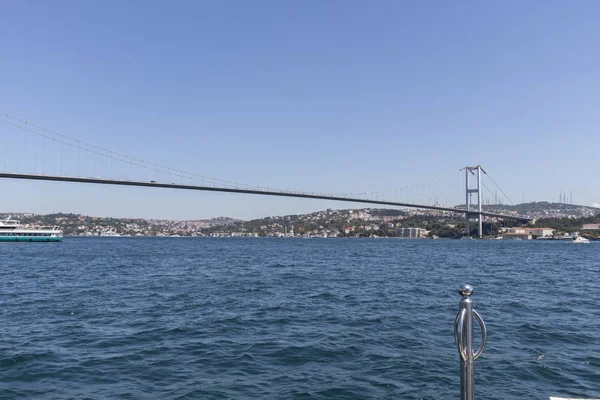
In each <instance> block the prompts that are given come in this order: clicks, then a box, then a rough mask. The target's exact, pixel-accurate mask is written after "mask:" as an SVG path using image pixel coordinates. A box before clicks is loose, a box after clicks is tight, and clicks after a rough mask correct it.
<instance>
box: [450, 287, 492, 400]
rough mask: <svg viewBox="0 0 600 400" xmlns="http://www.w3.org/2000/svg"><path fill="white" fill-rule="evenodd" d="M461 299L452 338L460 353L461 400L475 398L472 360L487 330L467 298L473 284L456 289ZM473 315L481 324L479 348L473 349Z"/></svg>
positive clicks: (484, 338)
mask: <svg viewBox="0 0 600 400" xmlns="http://www.w3.org/2000/svg"><path fill="white" fill-rule="evenodd" d="M458 293H459V294H460V295H461V296H462V299H460V301H459V302H458V314H456V319H455V320H454V339H455V341H456V347H457V348H458V353H459V355H460V398H461V400H474V399H475V377H474V369H473V362H474V361H475V360H476V359H477V358H479V356H480V355H481V353H483V349H484V348H485V343H486V341H487V330H486V328H485V324H484V323H483V320H482V319H481V317H480V316H479V314H477V311H475V310H473V302H472V301H471V299H470V298H469V296H471V294H472V293H473V286H471V285H462V286H461V287H460V288H459V289H458ZM473 317H475V318H476V319H477V322H479V325H480V326H481V348H480V349H479V350H478V351H477V352H475V351H474V350H473Z"/></svg>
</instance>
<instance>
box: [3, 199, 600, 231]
mask: <svg viewBox="0 0 600 400" xmlns="http://www.w3.org/2000/svg"><path fill="white" fill-rule="evenodd" d="M486 211H492V212H503V213H517V212H518V213H519V214H520V215H526V216H528V217H529V218H531V220H532V221H531V223H530V224H527V225H526V226H524V225H517V224H516V223H515V222H511V221H502V220H498V219H496V218H488V219H486V220H485V221H484V223H483V225H484V232H485V235H486V236H487V237H493V238H502V239H506V240H508V239H518V240H532V239H570V238H572V237H573V236H574V235H578V234H579V233H580V232H581V233H582V234H584V235H586V236H587V237H589V239H592V240H595V239H597V238H598V237H599V236H600V210H598V209H595V208H591V207H585V206H573V205H566V204H553V203H546V202H538V203H525V204H520V205H517V206H513V207H511V208H507V207H505V206H495V207H494V206H486ZM0 217H1V218H3V219H6V218H12V219H18V220H20V222H21V224H22V225H23V226H25V227H36V226H37V227H39V226H54V227H58V228H60V229H61V230H62V231H63V232H64V235H65V236H96V237H98V236H101V237H135V236H141V237H146V236H155V237H301V238H336V237H372V238H378V237H399V238H455V239H458V238H461V237H462V236H464V235H465V232H464V231H465V224H464V217H462V216H460V214H458V213H452V212H442V211H432V210H418V209H417V210H397V209H377V208H363V209H344V210H334V209H327V210H323V211H318V212H314V213H310V214H303V215H286V216H274V217H265V218H261V219H256V220H250V221H243V220H239V219H234V218H227V217H219V218H212V219H206V220H186V221H173V220H158V219H144V218H110V217H100V216H85V215H79V214H65V213H58V214H48V215H40V214H32V213H3V214H0Z"/></svg>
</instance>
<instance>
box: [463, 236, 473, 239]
mask: <svg viewBox="0 0 600 400" xmlns="http://www.w3.org/2000/svg"><path fill="white" fill-rule="evenodd" d="M460 240H475V239H473V238H472V237H471V236H463V237H461V238H460Z"/></svg>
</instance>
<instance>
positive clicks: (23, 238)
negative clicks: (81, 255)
mask: <svg viewBox="0 0 600 400" xmlns="http://www.w3.org/2000/svg"><path fill="white" fill-rule="evenodd" d="M62 238H63V232H62V231H61V230H60V229H58V228H56V227H39V228H21V224H20V222H19V221H17V220H14V219H10V217H8V218H6V219H4V220H0V242H60V241H62Z"/></svg>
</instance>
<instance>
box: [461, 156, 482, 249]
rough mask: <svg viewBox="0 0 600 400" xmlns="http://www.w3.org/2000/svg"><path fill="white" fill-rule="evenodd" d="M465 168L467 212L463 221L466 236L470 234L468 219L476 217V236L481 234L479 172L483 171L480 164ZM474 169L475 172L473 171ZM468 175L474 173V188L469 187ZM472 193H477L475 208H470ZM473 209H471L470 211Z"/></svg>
mask: <svg viewBox="0 0 600 400" xmlns="http://www.w3.org/2000/svg"><path fill="white" fill-rule="evenodd" d="M463 169H464V170H465V177H466V182H465V183H466V186H465V188H466V191H465V194H466V203H465V204H466V205H467V212H466V213H465V222H466V234H467V236H471V226H470V220H471V219H474V218H477V221H478V223H477V225H478V227H477V236H478V237H480V238H481V237H482V236H483V215H482V214H481V213H482V212H483V210H482V208H481V207H482V203H481V172H482V171H483V169H482V168H481V165H477V166H475V167H469V166H467V167H464V168H463ZM461 171H462V170H461ZM475 171H476V173H475ZM469 175H474V176H475V177H476V178H477V187H475V188H471V185H470V182H469ZM473 193H476V194H477V209H476V210H474V209H472V208H471V206H473V204H472V202H471V195H472V194H473ZM471 210H473V211H471Z"/></svg>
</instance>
